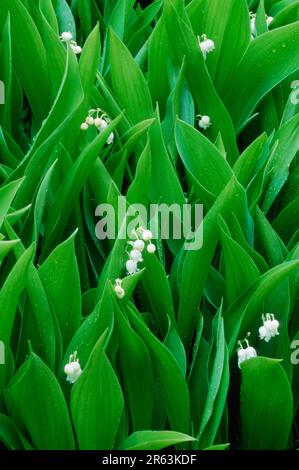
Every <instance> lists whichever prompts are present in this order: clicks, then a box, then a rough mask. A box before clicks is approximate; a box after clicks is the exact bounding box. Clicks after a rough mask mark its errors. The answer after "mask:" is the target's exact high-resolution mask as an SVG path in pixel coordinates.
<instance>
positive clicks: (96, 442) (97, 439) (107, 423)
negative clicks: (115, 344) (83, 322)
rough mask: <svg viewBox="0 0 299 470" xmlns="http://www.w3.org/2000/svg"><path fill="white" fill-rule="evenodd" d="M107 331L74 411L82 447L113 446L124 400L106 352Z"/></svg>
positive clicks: (76, 391)
mask: <svg viewBox="0 0 299 470" xmlns="http://www.w3.org/2000/svg"><path fill="white" fill-rule="evenodd" d="M106 336H107V335H106V333H104V334H103V335H102V336H101V338H100V339H99V340H98V342H97V344H96V345H95V347H94V349H93V351H92V353H91V355H90V358H89V360H88V362H87V364H86V366H85V368H84V370H83V373H82V375H81V377H80V378H79V380H78V382H77V383H76V384H75V385H74V386H73V389H72V395H71V410H72V417H73V421H74V426H75V430H76V434H77V439H78V444H79V448H80V450H109V449H113V446H114V443H115V439H116V433H117V430H118V427H119V424H120V419H121V415H122V412H123V406H124V400H123V395H122V391H121V387H120V385H119V381H118V378H117V376H116V374H115V372H114V370H113V367H112V365H111V364H110V362H109V360H108V358H107V356H106V354H105V340H106Z"/></svg>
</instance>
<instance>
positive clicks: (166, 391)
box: [128, 311, 190, 433]
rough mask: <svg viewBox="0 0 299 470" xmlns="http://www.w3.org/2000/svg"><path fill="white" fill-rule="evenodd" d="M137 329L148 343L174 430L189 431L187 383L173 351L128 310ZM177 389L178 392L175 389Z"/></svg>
mask: <svg viewBox="0 0 299 470" xmlns="http://www.w3.org/2000/svg"><path fill="white" fill-rule="evenodd" d="M128 313H129V318H130V322H131V323H132V325H133V327H134V329H135V331H136V332H137V333H138V335H139V336H140V337H141V338H142V339H143V341H144V342H145V344H146V345H147V347H148V349H149V352H150V354H151V357H152V361H153V366H154V372H155V375H156V378H157V381H158V382H159V385H160V391H161V395H162V398H163V403H164V406H165V408H166V411H167V415H168V420H169V423H170V426H171V428H172V430H173V431H179V432H185V433H188V432H189V429H190V399H189V391H188V387H187V384H186V382H185V380H184V378H183V376H182V374H181V371H180V369H179V366H178V364H177V362H176V360H175V359H174V357H173V355H172V354H171V352H169V351H168V349H167V348H166V346H164V345H163V343H161V342H160V341H159V340H158V338H156V337H155V336H154V335H153V334H152V333H151V332H150V330H149V329H148V328H147V327H146V326H145V324H144V323H143V322H142V321H141V320H140V319H139V318H138V317H137V315H136V314H135V313H133V312H132V311H128ZM174 390H176V393H173V391H174Z"/></svg>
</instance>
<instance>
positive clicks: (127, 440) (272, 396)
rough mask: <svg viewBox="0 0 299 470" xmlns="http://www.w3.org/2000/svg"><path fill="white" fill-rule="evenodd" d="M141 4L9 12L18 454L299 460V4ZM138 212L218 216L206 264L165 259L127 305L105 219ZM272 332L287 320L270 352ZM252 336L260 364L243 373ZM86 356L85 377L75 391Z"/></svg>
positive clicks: (149, 260) (6, 73)
mask: <svg viewBox="0 0 299 470" xmlns="http://www.w3.org/2000/svg"><path fill="white" fill-rule="evenodd" d="M140 3H141V2H135V1H133V0H107V1H106V0H88V1H87V0H72V1H68V2H67V1H66V0H40V1H38V0H1V2H0V41H1V47H0V79H1V80H2V81H3V82H4V83H5V92H6V93H5V95H6V96H5V98H6V100H5V105H3V106H0V125H1V127H0V156H1V165H0V183H1V188H0V225H1V239H0V260H1V265H0V285H1V289H0V339H1V341H3V342H4V344H5V345H6V350H5V352H6V358H5V359H6V361H5V365H1V366H0V412H1V414H0V441H1V442H2V445H3V447H7V448H10V449H75V448H77V449H105V450H108V449H148V450H149V449H161V448H163V447H171V446H179V448H180V449H207V448H212V449H217V450H224V449H227V448H228V447H229V446H230V448H234V449H288V448H291V449H292V448H296V445H297V439H298V432H297V429H298V415H297V410H298V400H299V382H298V366H297V367H296V366H293V365H292V364H291V362H290V355H291V352H292V350H291V343H292V341H293V340H294V339H296V338H299V311H298V302H297V296H298V287H299V285H298V279H299V277H298V276H299V226H298V216H299V189H298V188H299V185H298V181H299V167H298V159H297V152H298V149H299V107H298V105H294V104H292V102H291V98H290V94H291V88H290V84H291V82H292V81H293V80H296V79H299V61H298V50H299V1H298V0H279V1H278V0H261V1H260V2H257V1H254V0H251V1H250V0H248V2H247V1H246V0H225V1H223V0H193V1H186V2H184V1H183V0H164V1H163V0H158V1H153V2H147V3H148V6H146V7H145V6H144V5H143V6H142V5H141V4H140ZM250 11H254V12H256V30H257V35H256V36H257V37H256V38H254V40H251V34H250V14H249V12H250ZM265 13H267V15H271V16H273V17H274V20H273V22H272V23H271V24H270V26H269V30H268V27H267V24H266V16H265ZM63 31H70V32H71V33H72V34H73V37H74V39H76V41H77V42H78V44H80V45H81V46H82V49H83V50H82V54H81V55H80V56H75V55H74V53H73V51H72V50H71V48H70V47H69V46H66V45H65V44H63V43H62V42H61V41H60V39H59V35H60V34H61V33H62V32H63ZM204 33H205V34H207V36H208V37H209V38H212V39H213V40H214V42H215V51H213V53H211V54H209V55H208V57H207V60H206V61H205V60H204V58H203V56H202V54H201V52H200V50H199V46H198V42H197V36H198V35H202V34H204ZM90 108H101V109H102V110H104V111H105V112H106V114H107V115H108V116H109V117H110V118H111V123H110V124H109V127H108V129H107V130H106V131H104V132H102V133H100V134H97V132H96V130H95V129H94V130H92V129H89V130H88V131H87V132H82V131H81V130H80V124H81V123H82V121H84V119H85V117H86V115H87V112H88V110H89V109H90ZM197 114H202V115H208V116H210V118H211V122H212V125H211V127H210V128H209V129H208V130H207V131H204V132H200V131H199V129H198V128H197V125H196V119H195V116H196V115H197ZM112 131H113V132H114V133H115V140H114V143H113V145H111V146H107V145H106V140H107V138H108V136H109V134H110V132H112ZM121 195H122V196H127V200H128V202H129V203H136V202H138V203H142V204H144V205H146V206H148V205H149V204H150V203H160V202H163V203H166V204H172V203H177V204H179V205H180V206H182V205H183V204H184V203H185V202H186V201H188V202H189V203H191V204H196V203H202V204H203V205H204V211H205V217H204V222H203V231H204V243H203V247H202V248H201V249H200V250H197V251H185V250H184V248H183V246H182V243H181V242H180V241H177V240H169V241H168V242H167V243H166V242H164V241H163V242H162V241H161V240H158V242H157V247H158V250H157V253H156V255H154V256H146V257H145V259H144V269H142V270H141V271H140V272H139V273H138V274H137V275H134V276H131V277H128V278H126V279H125V281H124V282H125V288H126V293H127V295H126V296H125V298H124V299H123V300H121V301H120V300H118V299H117V298H116V296H115V293H114V292H113V283H114V281H115V279H116V278H118V277H123V276H124V275H125V274H124V264H125V260H126V253H125V252H126V242H125V241H123V240H116V241H115V242H113V241H109V242H107V241H106V242H99V240H98V239H97V238H96V236H95V230H94V229H95V224H96V222H97V220H96V217H95V215H94V214H95V208H96V206H97V205H98V204H101V203H109V204H112V205H113V206H114V207H115V210H116V211H117V198H118V196H121ZM265 312H271V313H275V315H276V318H277V319H278V320H279V322H280V335H279V336H277V337H276V338H275V339H273V340H272V341H271V342H270V343H269V344H266V343H263V344H262V342H261V341H260V340H259V339H258V328H259V326H260V325H261V315H262V313H265ZM248 331H250V332H251V338H250V342H251V344H252V345H253V346H254V347H255V348H256V349H257V351H258V357H257V358H256V359H252V360H250V361H247V362H246V363H244V364H243V365H242V368H241V370H239V369H238V367H237V355H236V348H237V341H238V339H240V338H244V337H245V336H246V334H247V332H248ZM74 351H78V357H79V358H80V364H81V367H82V369H83V373H82V375H81V377H80V378H79V380H78V381H77V382H76V383H75V384H74V385H70V384H69V383H67V382H66V377H65V375H64V372H63V368H64V365H65V364H66V363H67V362H68V360H69V359H68V358H69V355H70V354H72V353H73V352H74Z"/></svg>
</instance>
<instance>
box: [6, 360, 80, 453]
mask: <svg viewBox="0 0 299 470" xmlns="http://www.w3.org/2000/svg"><path fill="white" fill-rule="evenodd" d="M29 397H30V399H29ZM6 404H7V409H8V413H9V416H11V418H12V419H13V421H14V422H15V423H16V424H17V425H18V427H19V428H20V430H21V431H22V430H23V431H25V432H26V431H27V432H28V433H29V435H30V438H31V440H32V443H33V445H34V447H35V448H36V449H38V450H63V449H64V450H72V449H74V446H75V443H74V436H73V431H72V425H71V420H70V416H69V412H68V409H67V405H66V402H65V400H64V396H63V393H62V390H61V388H60V387H59V384H58V382H57V380H56V378H55V376H54V375H53V374H52V372H51V371H50V369H48V367H47V366H46V365H45V364H44V362H43V361H42V360H41V359H40V358H39V357H38V356H37V355H36V354H34V353H33V352H31V353H30V356H29V358H28V359H27V361H26V362H25V363H24V364H23V365H22V367H21V368H20V369H19V370H18V372H17V374H16V375H15V377H14V378H13V380H12V381H11V383H10V384H9V387H8V390H7V392H6Z"/></svg>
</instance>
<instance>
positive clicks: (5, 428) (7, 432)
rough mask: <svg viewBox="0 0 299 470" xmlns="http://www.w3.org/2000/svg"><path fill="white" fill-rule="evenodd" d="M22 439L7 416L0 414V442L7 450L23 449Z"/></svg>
mask: <svg viewBox="0 0 299 470" xmlns="http://www.w3.org/2000/svg"><path fill="white" fill-rule="evenodd" d="M23 439H24V438H23V436H22V435H21V433H20V431H19V430H18V429H17V428H16V426H15V424H14V422H13V421H12V420H11V419H10V418H9V417H8V416H6V415H3V414H0V442H2V443H3V444H4V445H5V447H7V449H9V450H25V447H24V443H23Z"/></svg>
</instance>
